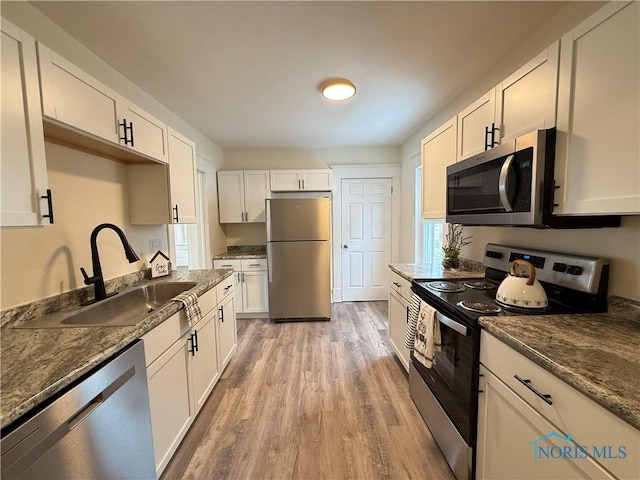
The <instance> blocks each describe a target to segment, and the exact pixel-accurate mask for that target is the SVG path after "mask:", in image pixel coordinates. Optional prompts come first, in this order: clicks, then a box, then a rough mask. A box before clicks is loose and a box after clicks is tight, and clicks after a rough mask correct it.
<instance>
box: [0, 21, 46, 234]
mask: <svg viewBox="0 0 640 480" xmlns="http://www.w3.org/2000/svg"><path fill="white" fill-rule="evenodd" d="M1 45H2V67H1V71H0V74H1V75H2V77H1V82H2V123H1V125H2V132H1V134H0V135H1V136H2V141H1V142H0V144H1V152H2V153H1V155H2V161H1V162H0V169H1V170H0V181H1V182H2V183H1V186H2V193H1V198H0V206H1V208H2V211H1V212H0V222H1V225H2V226H12V227H13V226H16V227H17V226H36V225H41V224H42V223H43V221H42V215H48V214H49V213H50V212H49V211H48V206H47V203H46V201H44V200H43V199H41V198H40V197H41V196H43V195H46V194H47V188H48V181H47V163H46V158H45V151H44V133H43V129H42V114H41V109H40V108H41V107H40V89H39V86H38V65H37V61H36V43H35V40H34V39H33V38H32V37H30V36H29V35H27V34H26V33H24V32H23V31H21V30H20V29H19V28H17V27H16V26H14V25H12V24H11V23H9V22H8V21H6V20H5V19H4V18H3V19H2V42H1Z"/></svg>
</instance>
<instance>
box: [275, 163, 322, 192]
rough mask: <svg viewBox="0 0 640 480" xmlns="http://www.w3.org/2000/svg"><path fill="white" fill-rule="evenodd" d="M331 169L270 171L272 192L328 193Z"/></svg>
mask: <svg viewBox="0 0 640 480" xmlns="http://www.w3.org/2000/svg"><path fill="white" fill-rule="evenodd" d="M330 190H331V169H329V168H325V169H318V170H271V191H272V192H294V191H316V192H321V191H330Z"/></svg>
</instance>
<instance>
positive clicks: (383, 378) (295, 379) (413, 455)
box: [162, 302, 454, 480]
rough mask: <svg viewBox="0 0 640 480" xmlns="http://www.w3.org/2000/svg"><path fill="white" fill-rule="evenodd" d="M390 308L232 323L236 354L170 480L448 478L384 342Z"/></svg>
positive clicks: (341, 308)
mask: <svg viewBox="0 0 640 480" xmlns="http://www.w3.org/2000/svg"><path fill="white" fill-rule="evenodd" d="M386 317H387V302H345V303H338V304H333V309H332V320H331V321H330V322H292V323H280V324H274V323H270V322H269V320H264V319H260V320H258V319H256V320H238V349H237V351H236V353H235V355H234V357H233V359H232V360H231V362H230V363H229V365H228V367H227V369H226V370H225V372H224V374H223V375H222V378H221V379H220V381H219V382H218V384H217V385H216V387H215V388H214V390H213V392H212V394H211V396H210V397H209V399H208V400H207V403H206V404H205V406H204V408H203V410H202V411H201V412H200V415H199V416H198V418H197V419H196V421H195V422H194V424H193V425H192V427H191V429H190V431H189V433H188V434H187V436H186V437H185V439H184V440H183V442H182V444H181V445H180V447H179V449H178V451H177V452H176V454H175V456H174V458H173V459H172V461H171V463H170V464H169V465H168V466H167V469H166V470H165V472H164V474H163V477H162V478H163V480H166V479H178V478H180V479H182V478H187V479H223V478H229V479H367V480H369V479H379V478H380V479H383V478H389V479H391V478H393V479H396V478H413V479H452V478H454V477H453V475H452V473H451V471H450V470H449V467H448V465H447V463H446V461H445V459H444V457H443V456H442V454H441V453H440V450H439V449H438V447H437V446H436V444H435V442H434V440H433V438H432V437H431V435H430V433H429V431H428V429H427V427H426V426H425V424H424V422H423V420H422V418H421V417H420V414H419V413H418V410H417V409H416V407H415V405H414V404H413V402H412V400H411V398H410V397H409V388H408V383H407V376H406V373H405V372H404V370H403V368H402V367H401V366H400V364H399V363H398V360H397V359H396V358H395V356H393V355H392V354H391V347H389V346H388V345H387V333H386V327H385V324H384V321H385V320H386Z"/></svg>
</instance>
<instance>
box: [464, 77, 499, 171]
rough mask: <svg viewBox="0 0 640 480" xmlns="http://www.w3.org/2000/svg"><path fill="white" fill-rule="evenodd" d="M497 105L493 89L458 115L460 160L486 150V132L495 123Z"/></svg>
mask: <svg viewBox="0 0 640 480" xmlns="http://www.w3.org/2000/svg"><path fill="white" fill-rule="evenodd" d="M495 103H496V94H495V90H494V89H491V90H490V91H489V92H487V93H486V94H485V95H483V96H482V97H480V98H479V99H478V100H476V101H475V102H474V103H472V104H471V105H469V106H468V107H467V108H465V109H464V110H463V111H461V112H460V113H459V114H458V154H457V159H458V160H462V159H465V158H467V157H470V156H472V155H476V154H478V153H481V152H483V151H484V150H485V144H486V143H485V142H487V141H488V139H487V135H486V130H487V129H489V130H491V129H492V128H493V126H494V123H495V122H494V117H495Z"/></svg>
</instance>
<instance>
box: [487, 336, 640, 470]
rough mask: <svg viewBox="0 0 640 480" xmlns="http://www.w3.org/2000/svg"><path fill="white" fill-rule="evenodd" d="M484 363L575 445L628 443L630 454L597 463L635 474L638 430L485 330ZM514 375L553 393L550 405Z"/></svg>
mask: <svg viewBox="0 0 640 480" xmlns="http://www.w3.org/2000/svg"><path fill="white" fill-rule="evenodd" d="M480 362H481V363H482V364H483V365H484V366H485V367H486V368H487V369H488V370H490V371H491V372H492V373H493V374H495V375H496V376H497V377H498V378H499V379H500V380H502V381H503V382H504V383H505V384H506V385H507V386H508V387H510V388H511V389H512V390H513V391H514V392H515V393H517V394H518V395H519V396H520V397H521V398H522V399H523V400H525V401H526V402H527V403H528V404H529V405H531V406H532V407H533V408H534V409H535V410H536V411H537V412H539V413H540V414H541V415H543V416H544V417H545V418H546V419H547V420H549V421H550V422H551V423H553V424H554V426H555V427H556V428H557V429H559V431H561V432H564V433H565V434H571V438H572V440H573V441H574V442H575V443H576V444H577V445H581V446H586V447H588V449H589V453H592V452H593V448H594V447H597V448H598V449H599V450H602V448H604V447H608V446H612V451H611V452H610V453H612V454H614V455H615V454H617V452H618V451H617V448H618V447H619V446H624V447H625V448H626V458H600V459H597V461H598V462H599V463H600V464H601V465H603V466H604V467H605V468H607V469H608V470H609V471H611V472H612V473H613V474H614V475H615V476H617V477H620V478H636V477H637V475H638V463H637V459H638V453H639V452H640V434H639V432H638V430H636V429H635V428H634V427H632V426H631V425H629V424H628V423H626V422H624V421H623V420H621V419H620V418H618V417H617V416H615V415H613V414H612V413H610V412H609V411H607V410H606V409H605V408H604V407H601V406H600V405H598V404H597V403H595V402H594V401H592V400H591V399H589V398H587V397H586V396H584V395H583V394H582V393H580V392H579V391H577V390H576V389H574V388H573V387H571V386H569V385H568V384H567V383H565V382H564V381H562V380H560V379H559V378H557V377H556V376H554V375H553V374H551V373H549V372H547V371H546V370H545V369H543V368H542V367H540V366H538V365H536V364H535V363H534V362H532V361H531V360H529V359H528V358H526V357H524V356H523V355H521V354H520V353H518V352H516V351H515V350H514V349H512V348H511V347H509V346H507V345H506V344H504V343H502V342H501V341H500V340H498V339H497V338H495V337H493V336H492V335H490V334H488V333H487V332H486V331H482V337H481V343H480ZM516 375H517V376H518V377H520V378H521V379H523V380H529V381H530V383H529V385H530V386H531V387H532V388H535V389H536V390H537V391H538V392H540V393H542V394H547V395H550V396H551V397H550V401H551V402H553V403H552V405H548V404H547V403H546V402H545V401H544V400H543V399H541V398H540V397H538V396H537V395H536V394H535V393H534V392H533V391H531V390H530V389H529V388H527V387H526V386H525V385H524V384H523V383H521V382H520V381H519V380H517V379H516V378H515V376H516ZM548 433H550V432H548ZM533 440H535V439H532V441H533Z"/></svg>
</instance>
